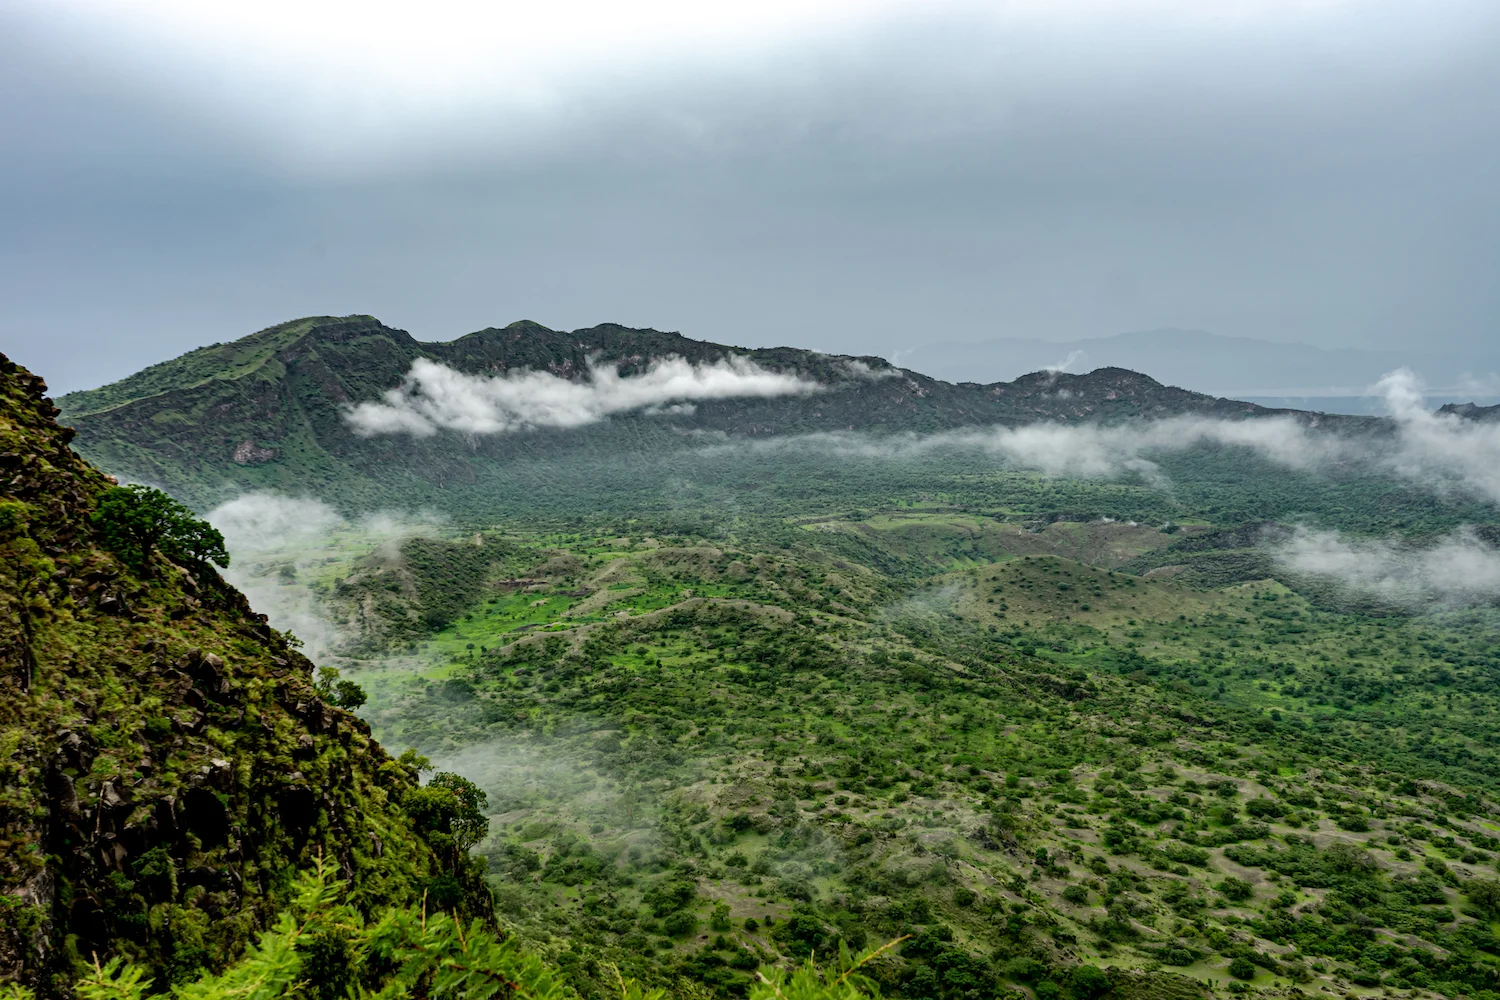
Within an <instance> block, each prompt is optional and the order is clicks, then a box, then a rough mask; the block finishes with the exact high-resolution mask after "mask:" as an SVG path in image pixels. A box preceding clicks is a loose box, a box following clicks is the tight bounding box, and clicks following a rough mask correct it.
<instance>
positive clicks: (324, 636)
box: [208, 492, 441, 662]
mask: <svg viewBox="0 0 1500 1000" xmlns="http://www.w3.org/2000/svg"><path fill="white" fill-rule="evenodd" d="M208 520H209V523H211V524H213V526H214V527H216V528H218V529H219V531H220V532H222V533H223V535H224V542H225V545H226V547H227V548H228V549H229V554H230V557H231V558H230V565H229V568H228V569H227V570H225V571H224V578H225V579H226V580H228V581H229V582H230V583H231V584H233V585H234V586H235V587H236V588H237V589H238V590H239V591H240V592H241V593H243V594H244V595H245V597H246V599H248V600H249V601H250V606H251V607H252V608H254V609H255V610H256V611H259V612H260V613H261V614H263V615H265V616H266V617H267V618H268V619H269V620H270V623H271V625H272V626H274V627H275V628H277V629H279V630H280V631H283V632H291V633H293V634H294V635H296V636H297V638H299V639H301V640H302V642H303V644H304V645H303V650H302V651H303V652H304V653H306V654H307V657H308V658H309V659H311V660H313V661H314V662H320V661H323V660H325V659H327V658H328V657H330V656H333V655H335V654H337V652H338V650H339V649H341V648H342V647H343V646H344V645H345V644H346V643H348V642H349V641H350V640H353V639H356V638H358V636H357V635H354V634H353V633H351V632H350V631H349V630H348V629H347V628H345V627H344V626H342V625H340V624H338V623H337V622H336V621H335V620H334V618H333V616H332V615H330V614H329V613H328V609H327V608H326V607H325V606H324V605H323V602H322V600H321V599H320V598H319V597H318V594H317V592H316V591H315V590H314V589H312V588H311V587H309V586H308V584H309V583H310V582H311V580H310V577H309V574H311V573H316V572H319V571H320V570H321V569H322V567H323V566H325V565H326V564H327V560H330V559H338V558H349V557H351V556H352V555H364V554H371V553H373V554H375V555H377V556H379V557H381V558H383V559H385V560H388V561H394V560H397V559H399V558H400V546H401V543H402V542H403V541H405V540H406V539H408V538H411V537H414V536H418V535H430V534H432V533H434V532H435V531H436V530H437V527H438V525H439V524H440V523H441V520H440V518H438V517H436V516H435V515H432V514H428V513H416V514H409V513H404V512H399V511H379V512H376V513H373V514H367V515H365V516H363V517H360V518H358V519H356V520H353V521H351V520H349V519H347V518H345V517H344V516H343V515H341V514H340V513H339V512H338V511H337V510H335V509H334V508H332V507H331V506H329V505H328V504H326V503H324V502H323V501H321V500H315V499H312V498H310V497H289V496H283V495H281V494H277V493H267V492H255V493H246V494H244V495H243V496H240V497H236V498H235V499H233V500H230V501H228V502H227V503H224V504H221V505H219V506H218V507H216V508H214V509H213V510H211V511H209V513H208Z"/></svg>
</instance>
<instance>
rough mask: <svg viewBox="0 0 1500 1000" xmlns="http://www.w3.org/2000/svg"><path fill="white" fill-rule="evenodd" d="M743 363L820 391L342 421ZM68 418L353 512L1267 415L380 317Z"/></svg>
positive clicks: (132, 469) (533, 328) (100, 394)
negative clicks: (444, 372) (708, 447)
mask: <svg viewBox="0 0 1500 1000" xmlns="http://www.w3.org/2000/svg"><path fill="white" fill-rule="evenodd" d="M731 354H735V355H742V356H745V357H748V358H750V359H751V360H753V361H754V362H756V363H757V364H759V365H762V366H764V367H766V368H769V369H772V370H775V371H782V372H791V371H795V372H797V373H800V374H801V375H803V376H805V377H808V378H812V379H815V380H816V381H817V382H819V383H820V384H821V385H822V386H823V387H824V389H823V391H821V392H818V393H815V394H811V395H805V396H796V397H778V398H766V399H731V400H710V401H705V402H700V403H699V404H698V405H697V406H696V408H695V410H694V412H692V413H677V414H671V415H662V414H651V413H648V412H640V411H637V412H635V413H629V414H625V415H621V416H617V417H615V418H613V419H611V420H609V421H606V422H603V423H600V424H596V425H593V426H590V427H587V428H582V429H576V430H536V431H530V432H527V433H520V434H509V435H495V436H490V437H483V438H477V439H476V438H467V437H464V436H460V435H457V434H443V435H439V436H437V437H435V438H428V439H423V440H420V441H413V440H411V439H409V438H404V437H400V438H398V437H383V438H361V437H358V436H357V435H355V434H354V433H353V431H352V430H351V428H350V427H349V425H348V423H347V422H346V420H345V419H344V413H345V410H346V408H347V406H348V405H349V404H352V403H357V402H361V401H365V400H372V399H376V398H378V397H379V396H380V394H381V393H383V392H385V391H386V390H388V389H390V388H392V387H394V386H396V385H398V384H399V383H400V381H401V379H402V377H403V376H404V375H405V374H406V372H407V370H408V369H409V368H410V366H411V363H412V362H413V361H414V360H416V359H417V358H428V359H431V360H434V361H438V362H441V363H443V364H446V365H448V366H450V367H452V368H454V369H456V370H459V371H462V372H466V373H501V372H507V371H514V370H518V369H531V370H536V371H550V372H552V373H554V374H557V375H561V376H564V377H570V378H578V377H582V376H583V375H584V373H586V371H587V369H588V366H589V364H590V360H591V359H594V358H599V359H602V360H603V361H604V362H607V363H611V364H620V365H621V372H622V373H623V374H624V375H627V376H629V375H632V374H635V373H638V372H639V371H641V370H642V369H643V368H644V367H645V366H646V365H647V364H649V363H650V362H651V361H653V360H657V359H660V358H663V357H668V356H678V357H682V358H685V359H687V360H689V361H692V362H695V363H697V362H708V361H713V360H717V359H721V358H724V357H726V356H728V355H731ZM62 408H63V414H64V419H65V420H68V421H71V422H72V423H73V424H74V425H75V426H76V428H77V430H78V437H79V447H80V448H81V449H82V450H83V453H84V454H85V455H87V456H88V457H89V458H91V459H92V460H94V461H96V462H98V463H99V464H100V465H102V466H103V467H105V468H108V469H111V470H113V471H115V472H117V473H119V474H121V475H124V476H128V477H130V478H131V479H136V480H141V481H145V482H152V483H157V484H160V485H162V486H164V487H166V488H167V489H169V490H170V491H171V492H173V493H175V494H177V495H179V496H183V497H185V498H187V499H190V500H191V501H192V502H194V503H196V504H199V505H210V504H212V503H213V502H216V501H217V500H219V499H222V498H224V497H226V496H229V495H232V494H234V493H237V492H240V491H242V490H244V489H247V488H257V487H260V488H276V489H282V490H286V491H289V492H309V491H311V492H315V493H318V494H320V495H326V496H333V495H338V496H341V497H343V498H344V499H345V501H346V502H347V503H350V504H352V505H357V504H361V503H363V504H366V505H378V504H379V503H389V502H393V501H399V502H414V501H415V502H432V501H433V500H434V498H438V497H442V498H443V501H442V502H443V504H444V505H445V506H446V505H449V503H450V501H451V498H452V497H453V496H454V495H455V494H463V493H465V491H468V492H475V491H480V492H482V491H485V490H487V489H490V487H491V486H492V483H491V480H492V479H493V477H494V475H495V472H496V469H497V468H500V467H503V466H506V465H507V464H509V463H514V462H517V461H526V460H529V459H535V458H546V459H548V460H553V459H556V458H559V457H569V456H578V455H589V456H595V457H597V456H608V457H610V458H612V459H618V458H620V457H621V456H628V455H641V454H660V453H662V452H664V451H669V450H676V449H681V448H684V447H687V446H690V445H693V444H695V443H699V442H701V440H702V437H703V435H705V434H707V435H715V436H722V435H725V434H728V435H732V436H736V437H755V438H759V437H769V436H774V435H784V434H796V433H811V432H826V431H847V430H862V431H877V432H878V431H898V430H899V431H917V432H921V431H933V430H942V429H948V428H954V427H961V426H969V425H974V424H989V423H1011V424H1015V423H1024V422H1030V421H1035V420H1041V419H1058V420H1084V419H1087V420H1105V421H1107V420H1117V419H1123V418H1127V417H1132V416H1158V415H1167V414H1173V413H1207V414H1214V415H1222V416H1246V415H1253V414H1257V413H1264V412H1271V411H1265V410H1262V409H1261V408H1259V407H1256V406H1254V405H1252V404H1248V403H1241V402H1235V401H1232V400H1223V399H1215V398H1214V397H1211V396H1205V395H1202V394H1200V393H1193V392H1188V391H1186V390H1183V389H1174V388H1169V387H1165V386H1162V385H1160V384H1159V383H1157V382H1155V381H1154V380H1152V379H1150V378H1148V377H1146V376H1144V375H1139V374H1136V373H1134V372H1128V371H1124V370H1122V369H1101V370H1099V371H1096V372H1092V373H1090V374H1088V375H1056V374H1046V373H1038V374H1035V375H1029V376H1025V377H1023V378H1021V379H1017V380H1016V381H1015V382H1011V383H1001V384H995V385H988V386H981V385H977V384H970V383H964V384H959V385H953V384H950V383H947V382H941V381H938V380H935V379H931V378H928V377H926V376H923V375H920V374H916V373H913V372H906V371H901V370H899V369H895V368H892V367H891V366H890V365H889V364H888V363H887V362H885V361H883V360H881V359H879V358H844V357H836V356H831V355H824V354H819V353H816V352H812V351H802V350H795V349H791V348H776V349H768V350H748V351H742V350H739V349H736V348H730V347H727V346H725V345H721V344H712V343H707V342H704V341H697V340H692V339H689V338H687V337H683V336H681V335H679V334H675V333H662V332H659V331H655V330H634V329H629V328H626V327H620V326H614V325H605V326H598V327H593V328H590V329H586V330H575V331H572V332H562V331H556V330H549V329H547V328H546V327H543V326H540V325H538V324H535V323H528V322H521V323H513V324H511V325H510V326H507V327H504V328H502V329H493V328H492V329H487V330H481V331H479V332H477V333H472V334H469V335H467V336H465V337H461V338H459V339H458V340H455V341H452V342H450V343H420V342H418V341H416V340H414V339H413V338H412V337H411V336H410V335H409V334H407V333H405V332H403V331H400V330H393V329H390V328H388V327H386V326H384V325H383V324H381V323H380V322H379V321H378V320H376V319H374V318H372V317H369V316H350V317H344V318H329V317H321V318H314V319H304V320H298V321H295V322H292V323H287V324H283V325H281V326H278V327H273V328H271V329H269V330H265V331H262V332H260V333H257V334H254V335H253V336H251V337H247V338H245V339H244V340H241V341H238V342H236V343H234V344H226V345H215V346H213V347H207V348H203V349H201V350H198V351H194V352H191V353H189V354H186V355H183V356H182V357H181V358H178V359H176V360H174V361H170V362H166V363H164V364H161V365H156V366H154V367H152V368H149V369H147V370H145V371H143V372H141V373H139V374H137V375H134V376H132V377H130V378H128V379H125V380H124V381H122V382H118V383H115V384H114V385H110V386H105V387H103V388H101V389H96V390H91V391H88V392H81V393H74V394H72V395H70V396H67V397H65V398H64V399H63V400H62Z"/></svg>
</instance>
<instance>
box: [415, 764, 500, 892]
mask: <svg viewBox="0 0 1500 1000" xmlns="http://www.w3.org/2000/svg"><path fill="white" fill-rule="evenodd" d="M403 759H404V758H403ZM403 804H404V805H405V807H406V811H407V812H408V813H410V814H411V817H412V820H413V821H414V822H415V823H416V825H417V827H418V828H419V829H421V830H423V831H425V832H426V833H427V835H428V840H429V842H430V843H432V845H433V847H434V848H438V849H440V850H441V849H442V848H444V847H446V848H447V849H448V853H449V854H450V857H451V859H452V862H453V865H454V867H455V868H456V867H458V864H459V861H460V859H461V858H463V857H464V856H465V855H466V854H468V853H469V851H470V850H471V849H472V848H473V847H474V846H475V845H476V844H478V843H479V842H480V841H481V840H483V839H484V837H485V834H487V833H489V829H490V819H489V817H488V816H486V815H485V814H484V808H485V806H486V805H488V804H489V797H488V796H487V795H485V793H484V790H483V789H481V788H480V787H479V786H478V785H476V784H474V783H473V782H472V781H470V780H469V779H467V778H464V777H461V776H459V775H457V774H453V773H451V772H447V771H440V772H438V773H437V774H434V775H433V776H432V778H431V780H429V781H428V782H427V784H426V785H424V786H422V787H421V788H414V789H412V790H411V791H410V792H408V793H407V795H406V799H405V802H404V803H403Z"/></svg>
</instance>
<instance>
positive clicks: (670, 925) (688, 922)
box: [661, 910, 698, 938]
mask: <svg viewBox="0 0 1500 1000" xmlns="http://www.w3.org/2000/svg"><path fill="white" fill-rule="evenodd" d="M661 929H662V931H664V932H665V933H666V934H667V936H668V937H674V938H685V937H687V936H689V935H690V934H692V933H693V932H694V931H696V930H697V929H698V918H697V917H695V916H693V915H692V914H691V913H689V912H688V911H687V910H678V911H677V912H676V913H669V914H667V918H666V919H665V920H663V921H662V922H661Z"/></svg>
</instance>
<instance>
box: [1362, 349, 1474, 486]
mask: <svg viewBox="0 0 1500 1000" xmlns="http://www.w3.org/2000/svg"><path fill="white" fill-rule="evenodd" d="M1375 388H1376V390H1377V391H1378V392H1379V393H1380V394H1381V395H1383V396H1384V397H1385V403H1386V409H1387V411H1388V412H1389V413H1390V416H1391V419H1392V420H1394V421H1395V423H1396V428H1397V435H1396V445H1395V448H1394V449H1393V450H1392V451H1391V453H1390V454H1388V455H1386V456H1384V457H1383V464H1384V465H1386V466H1387V467H1388V468H1389V469H1390V470H1391V471H1393V472H1395V473H1396V474H1397V475H1400V476H1402V477H1404V478H1407V479H1412V480H1416V481H1418V482H1422V483H1426V484H1431V485H1435V486H1438V487H1444V488H1447V487H1460V488H1463V489H1464V490H1466V491H1467V492H1470V493H1473V494H1476V495H1478V496H1481V497H1484V498H1485V499H1488V500H1491V501H1494V502H1497V503H1500V424H1496V423H1477V422H1475V421H1473V420H1465V419H1464V418H1462V417H1460V416H1457V415H1455V414H1451V413H1432V412H1429V411H1428V410H1427V408H1426V400H1425V398H1424V393H1423V386H1422V382H1421V380H1420V379H1419V378H1417V376H1416V375H1414V374H1413V373H1412V372H1411V371H1409V370H1408V369H1405V368H1402V369H1399V370H1398V371H1394V372H1391V373H1390V374H1388V375H1386V376H1385V377H1384V378H1382V379H1381V380H1380V381H1379V383H1377V384H1376V387H1375Z"/></svg>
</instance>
